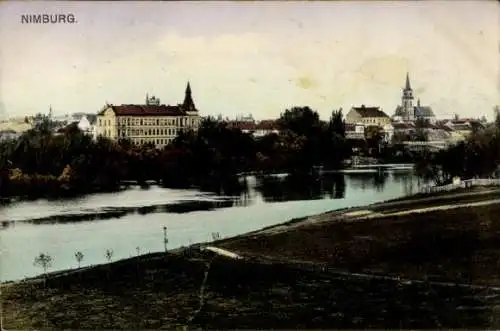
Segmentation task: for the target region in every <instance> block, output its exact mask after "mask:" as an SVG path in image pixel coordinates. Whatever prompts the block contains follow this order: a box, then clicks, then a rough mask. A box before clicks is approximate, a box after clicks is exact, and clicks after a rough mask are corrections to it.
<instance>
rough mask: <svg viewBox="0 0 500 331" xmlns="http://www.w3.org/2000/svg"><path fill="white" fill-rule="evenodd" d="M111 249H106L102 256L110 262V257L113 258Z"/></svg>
mask: <svg viewBox="0 0 500 331" xmlns="http://www.w3.org/2000/svg"><path fill="white" fill-rule="evenodd" d="M113 253H114V252H113V250H112V249H107V250H106V252H105V253H104V256H105V257H106V260H108V262H111V259H112V258H113Z"/></svg>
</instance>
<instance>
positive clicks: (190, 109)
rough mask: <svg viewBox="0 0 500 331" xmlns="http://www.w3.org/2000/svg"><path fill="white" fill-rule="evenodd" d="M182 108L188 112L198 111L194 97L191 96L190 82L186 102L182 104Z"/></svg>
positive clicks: (185, 97) (185, 96)
mask: <svg viewBox="0 0 500 331" xmlns="http://www.w3.org/2000/svg"><path fill="white" fill-rule="evenodd" d="M182 108H183V109H184V111H188V112H193V111H196V107H195V105H194V101H193V97H192V96H191V85H190V84H189V82H188V83H187V87H186V92H185V95H184V102H183V103H182Z"/></svg>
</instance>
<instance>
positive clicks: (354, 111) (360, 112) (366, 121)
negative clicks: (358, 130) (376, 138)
mask: <svg viewBox="0 0 500 331" xmlns="http://www.w3.org/2000/svg"><path fill="white" fill-rule="evenodd" d="M345 123H346V124H358V123H361V124H363V125H365V126H378V127H380V128H383V127H384V126H385V125H387V124H391V119H390V117H389V116H388V115H387V114H386V113H384V112H383V111H382V110H381V109H380V108H379V107H365V105H361V107H352V108H351V110H349V112H348V113H347V114H346V116H345Z"/></svg>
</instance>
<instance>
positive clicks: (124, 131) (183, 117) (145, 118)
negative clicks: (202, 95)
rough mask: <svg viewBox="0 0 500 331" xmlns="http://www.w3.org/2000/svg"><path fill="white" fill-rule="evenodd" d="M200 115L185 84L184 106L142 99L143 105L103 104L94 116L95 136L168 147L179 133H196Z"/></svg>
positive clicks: (151, 98) (152, 99)
mask: <svg viewBox="0 0 500 331" xmlns="http://www.w3.org/2000/svg"><path fill="white" fill-rule="evenodd" d="M200 121H201V118H200V115H199V112H198V110H197V109H196V106H195V104H194V101H193V97H192V95H191V86H190V84H189V82H188V84H187V87H186V92H185V97H184V102H183V103H182V104H178V105H176V106H170V105H164V104H161V103H160V99H158V98H156V97H154V96H152V97H149V96H147V95H146V103H145V104H135V105H110V104H107V105H106V106H104V108H103V109H102V110H101V111H100V112H99V113H98V114H97V121H96V134H97V136H102V137H106V138H109V139H111V140H114V141H117V140H120V139H128V140H130V141H131V142H132V143H133V144H136V145H142V144H147V143H150V144H153V145H155V146H156V147H158V148H161V147H164V146H166V145H168V144H169V143H170V142H172V140H174V139H175V137H176V136H177V134H178V133H179V132H180V131H181V130H197V129H198V127H199V125H200Z"/></svg>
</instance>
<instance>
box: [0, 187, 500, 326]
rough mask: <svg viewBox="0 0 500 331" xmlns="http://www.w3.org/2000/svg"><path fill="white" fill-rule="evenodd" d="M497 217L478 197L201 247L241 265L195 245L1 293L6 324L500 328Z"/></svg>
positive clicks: (333, 215)
mask: <svg viewBox="0 0 500 331" xmlns="http://www.w3.org/2000/svg"><path fill="white" fill-rule="evenodd" d="M452 205H455V206H454V207H453V206H452ZM457 205H458V206H457ZM432 208H434V209H432ZM498 212H500V191H498V190H490V189H485V188H483V189H482V190H481V192H469V193H453V194H443V195H442V196H441V200H438V199H430V200H425V199H407V200H403V201H391V202H388V203H381V204H375V205H370V206H365V207H362V208H352V209H349V210H342V211H335V212H329V213H324V214H321V215H315V216H311V217H307V218H304V219H300V220H295V221H292V222H288V223H286V224H282V225H279V226H273V227H269V228H267V229H264V230H259V231H255V232H252V233H249V234H246V235H242V236H238V237H233V238H229V239H226V240H221V241H217V242H213V243H211V245H214V246H217V247H220V248H224V249H227V250H229V251H232V252H234V253H236V254H239V255H240V256H242V257H243V259H239V260H233V259H228V258H225V257H222V256H214V255H213V254H211V253H209V252H202V251H199V250H198V249H197V247H198V246H193V247H191V248H189V249H181V250H178V251H176V252H171V253H170V254H169V255H168V256H166V255H165V254H163V253H156V254H150V255H145V256H141V257H137V258H132V259H127V260H122V261H117V262H114V263H111V264H108V265H100V266H96V267H93V268H88V269H84V270H81V271H79V272H75V273H72V274H69V275H61V274H59V275H58V276H52V277H49V278H48V279H47V281H46V283H45V284H44V282H35V283H34V282H26V283H15V284H3V285H2V292H3V293H2V296H3V298H4V300H3V305H4V311H5V315H4V327H5V328H6V329H7V330H8V329H30V328H43V327H48V328H75V329H76V328H82V329H83V328H160V327H163V328H172V327H175V326H179V325H190V326H200V327H206V328H229V327H238V328H288V327H290V328H295V327H300V328H325V327H327V328H332V327H334V328H348V327H356V328H358V327H359V328H367V327H374V328H424V327H426V328H428V327H431V328H434V327H436V328H437V327H479V328H487V327H498V326H499V323H498V322H499V321H497V320H496V319H495V318H496V317H495V316H496V315H497V314H496V313H495V311H494V309H495V308H494V307H495V305H496V304H498V302H497V301H498V297H499V296H498V295H500V294H499V292H498V290H497V289H495V288H492V287H491V286H492V285H498V286H500V281H499V279H498V276H497V275H498V267H497V264H496V262H497V261H499V260H500V241H499V240H497V239H496V238H495V235H496V233H497V232H498V231H499V230H500V221H497V220H496V218H497V216H496V215H498ZM354 273H357V274H354ZM360 274H365V275H366V274H368V275H370V274H371V275H374V274H375V275H386V276H387V275H389V276H391V277H392V278H391V277H386V278H383V277H378V278H377V277H367V276H362V275H360ZM205 277H206V278H205ZM398 279H400V280H398ZM407 279H419V280H421V281H407ZM442 283H452V284H455V283H465V284H478V285H483V286H488V287H489V289H488V288H487V287H470V286H458V287H457V286H450V284H442ZM202 284H203V286H202ZM202 288H203V291H201V289H202ZM200 293H202V298H203V304H202V307H201V309H200Z"/></svg>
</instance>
